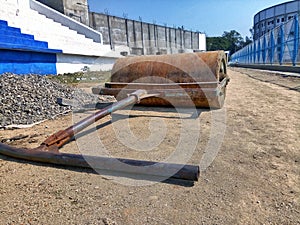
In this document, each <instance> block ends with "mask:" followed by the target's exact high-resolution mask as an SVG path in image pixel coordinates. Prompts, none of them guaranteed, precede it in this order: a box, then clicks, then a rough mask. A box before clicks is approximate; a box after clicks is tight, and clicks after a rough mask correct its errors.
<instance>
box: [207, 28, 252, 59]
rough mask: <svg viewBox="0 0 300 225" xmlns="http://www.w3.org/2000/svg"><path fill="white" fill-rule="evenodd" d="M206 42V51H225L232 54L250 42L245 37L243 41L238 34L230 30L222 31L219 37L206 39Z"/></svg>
mask: <svg viewBox="0 0 300 225" xmlns="http://www.w3.org/2000/svg"><path fill="white" fill-rule="evenodd" d="M206 42H207V43H206V44H207V50H208V51H214V50H225V51H230V53H231V54H232V53H234V52H236V51H238V50H239V49H241V48H243V47H244V46H246V45H248V44H250V43H251V42H252V40H251V39H250V38H249V37H246V38H245V41H244V39H243V37H242V36H241V34H240V33H239V32H237V31H235V30H231V31H229V32H228V31H224V33H223V35H222V36H221V37H207V39H206Z"/></svg>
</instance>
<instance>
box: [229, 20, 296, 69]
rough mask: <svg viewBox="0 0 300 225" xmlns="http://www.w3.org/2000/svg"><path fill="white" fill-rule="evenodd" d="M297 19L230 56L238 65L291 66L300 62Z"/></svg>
mask: <svg viewBox="0 0 300 225" xmlns="http://www.w3.org/2000/svg"><path fill="white" fill-rule="evenodd" d="M299 47H300V46H299V19H298V15H295V16H294V17H293V19H291V20H289V21H288V22H286V23H284V24H281V25H280V26H278V27H276V28H274V29H273V30H271V31H269V32H268V33H266V34H265V35H263V36H262V37H260V38H259V39H258V40H255V41H254V42H253V43H251V44H249V45H247V46H246V47H244V48H242V49H241V50H239V51H237V52H236V53H234V54H233V55H232V56H231V59H230V61H231V62H233V63H235V62H236V63H240V64H270V65H293V66H296V65H297V63H299V62H300V55H299V54H300V51H299Z"/></svg>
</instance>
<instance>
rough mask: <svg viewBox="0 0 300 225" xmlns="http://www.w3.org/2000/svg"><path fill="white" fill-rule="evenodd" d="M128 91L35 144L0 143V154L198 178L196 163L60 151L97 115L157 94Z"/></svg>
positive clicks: (132, 171)
mask: <svg viewBox="0 0 300 225" xmlns="http://www.w3.org/2000/svg"><path fill="white" fill-rule="evenodd" d="M127 94H128V95H127V97H126V98H125V99H122V100H120V101H119V102H116V103H114V104H112V105H110V106H108V107H106V108H104V109H101V110H99V111H98V112H96V113H95V114H92V115H91V116H89V117H87V118H85V119H83V120H81V121H80V122H78V123H76V124H74V125H73V126H70V127H68V128H67V129H65V130H62V131H58V132H56V133H55V134H53V135H51V136H50V137H48V138H47V139H46V140H45V141H44V142H43V143H42V144H41V145H40V146H39V147H37V148H34V149H25V148H15V147H11V146H8V145H5V144H2V143H0V154H3V155H6V156H10V157H14V158H19V159H25V160H30V161H35V162H44V163H52V164H58V165H68V166H76V167H88V168H93V169H100V170H110V171H115V172H122V173H131V174H139V175H147V176H159V177H163V178H164V179H167V178H170V177H171V178H176V179H183V180H190V181H197V180H198V177H199V166H194V165H182V164H174V163H157V162H151V161H143V160H133V159H121V158H107V157H98V156H87V155H86V156H84V155H76V154H68V153H60V152H59V148H60V147H62V146H63V145H64V144H66V143H67V142H69V141H70V140H71V139H72V137H73V136H74V135H75V134H77V133H79V132H80V131H82V130H83V129H85V128H86V127H88V126H90V125H91V124H93V123H94V122H96V121H98V120H99V119H101V118H103V117H105V116H107V115H109V114H111V113H112V112H114V111H117V110H119V109H122V108H125V107H126V106H128V105H132V104H135V103H137V102H140V101H141V100H143V99H145V98H149V97H153V96H157V95H158V94H157V93H148V92H147V91H145V90H137V91H134V92H131V93H127ZM126 165H127V166H126ZM128 165H129V166H128Z"/></svg>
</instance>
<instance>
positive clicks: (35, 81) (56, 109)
mask: <svg viewBox="0 0 300 225" xmlns="http://www.w3.org/2000/svg"><path fill="white" fill-rule="evenodd" d="M58 98H64V99H71V100H73V101H77V102H78V105H84V104H92V103H94V104H95V103H105V102H112V101H115V99H114V97H112V96H98V95H93V94H88V93H86V92H84V91H83V90H80V89H77V88H74V87H70V86H67V85H63V84H60V83H57V82H55V81H53V80H50V79H47V78H46V77H44V76H39V75H32V74H29V75H15V74H11V73H5V74H2V75H0V127H6V126H9V125H19V124H20V125H28V124H34V123H37V122H40V121H43V120H47V119H53V118H54V117H55V116H57V115H59V114H64V113H67V112H70V111H71V110H72V107H71V106H62V105H60V104H58V103H57V99H58Z"/></svg>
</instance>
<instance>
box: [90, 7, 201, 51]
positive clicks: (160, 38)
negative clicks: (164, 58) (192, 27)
mask: <svg viewBox="0 0 300 225" xmlns="http://www.w3.org/2000/svg"><path fill="white" fill-rule="evenodd" d="M89 21H90V26H91V27H92V28H94V29H95V30H97V31H99V32H101V33H102V36H103V42H104V44H110V45H111V47H112V49H113V48H114V47H115V46H117V45H127V46H129V47H130V48H131V53H132V54H137V55H140V54H166V53H177V52H189V51H190V52H191V51H193V50H206V49H205V48H204V49H202V48H203V46H205V44H203V43H202V42H205V41H206V40H205V38H204V39H203V34H201V33H199V32H192V31H188V30H184V28H183V27H182V28H171V27H167V26H161V25H156V24H150V23H145V22H142V21H136V20H130V19H126V18H121V17H116V16H111V15H107V14H102V13H95V12H92V13H90V18H89Z"/></svg>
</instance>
